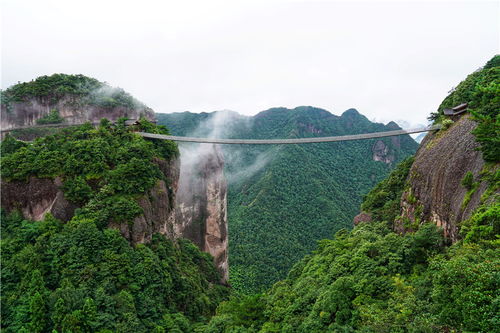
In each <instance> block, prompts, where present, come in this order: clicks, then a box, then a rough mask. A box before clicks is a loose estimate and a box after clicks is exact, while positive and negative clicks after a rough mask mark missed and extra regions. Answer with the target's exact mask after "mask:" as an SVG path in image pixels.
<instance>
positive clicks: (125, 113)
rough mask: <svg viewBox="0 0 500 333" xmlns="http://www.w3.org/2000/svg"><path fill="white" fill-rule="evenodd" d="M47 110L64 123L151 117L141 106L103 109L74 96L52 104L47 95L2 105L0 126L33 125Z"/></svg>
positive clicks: (147, 110)
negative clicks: (55, 112)
mask: <svg viewBox="0 0 500 333" xmlns="http://www.w3.org/2000/svg"><path fill="white" fill-rule="evenodd" d="M51 110H57V111H58V112H59V115H60V116H61V117H62V118H64V124H83V123H85V122H91V123H97V122H99V121H100V120H101V119H102V118H108V119H109V120H111V121H116V120H117V119H118V118H120V117H127V118H130V119H138V118H140V117H141V116H144V117H145V118H147V119H149V120H154V119H155V115H154V112H153V110H151V109H150V108H148V107H144V106H137V107H134V108H127V107H123V106H118V107H112V108H104V107H99V106H94V105H89V104H83V105H82V104H81V103H80V102H79V99H78V97H73V96H66V97H63V98H61V99H59V100H58V101H57V102H55V103H52V101H51V99H50V98H30V99H29V100H27V101H24V102H12V103H10V105H9V109H8V110H7V108H6V107H5V106H4V105H3V104H2V107H1V116H2V117H1V126H2V129H11V128H15V127H21V126H31V125H36V124H37V120H38V119H40V118H43V117H44V116H47V115H48V114H49V113H50V111H51Z"/></svg>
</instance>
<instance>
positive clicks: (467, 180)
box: [462, 171, 474, 190]
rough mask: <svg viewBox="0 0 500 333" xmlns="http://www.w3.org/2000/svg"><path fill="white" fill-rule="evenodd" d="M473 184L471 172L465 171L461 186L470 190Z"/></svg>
mask: <svg viewBox="0 0 500 333" xmlns="http://www.w3.org/2000/svg"><path fill="white" fill-rule="evenodd" d="M473 184H474V175H473V174H472V172H470V171H467V173H466V174H465V176H464V178H463V179H462V186H463V187H465V188H466V189H468V190H470V189H471V188H472V185H473Z"/></svg>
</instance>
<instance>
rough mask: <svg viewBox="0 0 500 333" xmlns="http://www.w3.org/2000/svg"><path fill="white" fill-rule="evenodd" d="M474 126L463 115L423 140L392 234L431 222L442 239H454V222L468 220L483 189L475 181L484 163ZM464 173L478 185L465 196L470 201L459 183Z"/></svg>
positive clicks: (456, 236) (455, 237) (480, 183)
mask: <svg viewBox="0 0 500 333" xmlns="http://www.w3.org/2000/svg"><path fill="white" fill-rule="evenodd" d="M475 127H476V123H475V122H474V121H472V120H471V119H470V117H469V116H468V115H465V116H463V117H462V118H460V119H459V120H458V121H457V122H456V123H455V124H453V125H452V126H451V128H449V129H447V130H444V131H439V132H437V133H435V134H429V135H427V136H426V137H425V139H424V140H423V141H422V144H421V146H420V149H419V150H418V151H417V154H416V156H415V162H414V163H413V165H412V167H411V169H410V173H409V178H408V187H407V189H405V191H404V192H403V195H402V197H401V218H400V219H398V220H396V222H395V226H394V227H395V230H396V231H399V232H404V231H408V230H413V229H415V228H416V227H418V225H419V224H420V223H423V222H424V221H431V222H433V223H435V224H437V225H438V226H440V227H442V228H443V229H444V232H445V236H446V237H448V238H450V239H451V240H452V241H456V240H457V239H458V230H459V225H458V223H459V222H460V221H463V220H465V219H467V218H468V217H470V215H471V213H472V212H473V210H474V209H475V208H476V207H477V206H478V205H479V202H480V198H481V195H482V194H483V193H484V191H485V190H486V187H487V184H486V183H485V182H480V181H479V174H480V172H481V170H482V169H483V167H484V160H483V158H482V154H481V152H480V151H478V150H477V148H478V147H479V144H478V143H477V141H476V138H475V137H474V135H473V134H472V133H471V131H472V130H473V129H474V128H475ZM467 172H471V173H472V174H473V177H474V181H477V182H479V183H478V184H477V186H476V187H475V190H474V191H471V192H470V193H469V197H470V199H465V197H466V194H467V192H468V191H470V190H469V189H467V188H465V187H464V186H463V185H462V184H461V183H462V179H463V178H464V177H465V175H466V173H467Z"/></svg>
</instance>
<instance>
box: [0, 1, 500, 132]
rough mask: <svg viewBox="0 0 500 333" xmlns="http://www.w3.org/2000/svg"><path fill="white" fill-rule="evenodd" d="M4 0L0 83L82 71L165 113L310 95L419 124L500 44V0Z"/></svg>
mask: <svg viewBox="0 0 500 333" xmlns="http://www.w3.org/2000/svg"><path fill="white" fill-rule="evenodd" d="M1 4H2V7H1V12H2V68H1V74H2V80H1V82H2V88H3V89H5V88H7V87H8V86H10V85H12V84H15V83H17V82H18V81H21V82H22V81H30V80H32V79H34V78H36V77H37V76H40V75H50V74H53V73H69V74H84V75H88V76H91V77H95V78H97V79H99V80H101V81H106V82H108V83H109V84H110V85H112V86H119V87H122V88H124V89H125V90H126V91H128V92H130V93H131V94H132V95H134V96H135V97H136V98H138V99H139V100H141V101H143V102H144V103H146V104H147V105H148V106H150V107H152V108H153V109H154V110H155V111H156V112H163V113H169V112H179V111H186V110H189V111H192V112H203V111H205V112H210V111H215V110H223V109H226V110H234V111H237V112H239V113H242V114H246V115H253V114H256V113H257V112H260V111H262V110H265V109H268V108H271V107H278V106H285V107H290V108H292V107H295V106H299V105H312V106H317V107H321V108H324V109H327V110H329V111H331V112H332V113H334V114H340V113H342V112H343V111H344V110H346V109H348V108H351V107H352V108H356V109H358V110H359V111H360V112H361V113H363V114H365V115H366V116H367V117H368V118H370V119H372V120H377V121H381V122H388V121H389V120H396V121H399V122H401V121H402V120H403V121H406V122H408V123H409V124H410V125H416V124H423V123H426V117H427V116H428V115H429V113H430V112H431V111H434V110H435V109H436V108H437V106H438V105H439V103H440V102H441V100H442V99H443V98H444V97H445V96H446V95H447V92H448V91H449V90H450V89H451V88H452V87H453V86H455V85H457V84H458V83H459V82H460V81H461V80H462V79H464V78H465V76H466V75H467V74H469V73H470V72H472V71H474V70H475V69H477V68H478V67H480V66H482V65H483V64H484V63H485V62H486V61H487V60H489V59H490V58H491V57H492V56H493V55H494V54H496V53H499V43H500V40H499V39H500V37H499V35H500V32H499V29H500V26H499V15H500V13H499V11H500V6H499V2H498V1H468V2H455V1H445V2H435V1H420V2H408V1H390V2H379V1H364V2H354V1H349V2H339V1H284V0H282V1H279V0H266V1H256V0H253V1H236V0H232V1H212V0H205V1H188V0H182V1H149V0H140V1H139V0H137V1H124V0H121V1H114V0H113V1H112V0H97V1H94V0H85V1H76V0H2V2H1Z"/></svg>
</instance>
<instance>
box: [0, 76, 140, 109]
mask: <svg viewBox="0 0 500 333" xmlns="http://www.w3.org/2000/svg"><path fill="white" fill-rule="evenodd" d="M64 97H71V99H70V100H69V101H68V103H75V105H85V104H90V105H96V106H100V107H104V108H113V107H118V106H121V107H126V108H137V107H141V108H145V106H144V105H143V104H142V103H141V102H139V101H138V100H136V99H135V98H133V97H132V96H131V95H130V94H128V93H127V92H125V91H124V90H123V89H121V88H112V87H110V86H109V85H108V84H107V83H103V82H99V81H98V80H96V79H93V78H90V77H87V76H84V75H68V74H53V75H50V76H40V77H38V78H37V79H35V80H33V81H31V82H23V83H19V84H16V85H13V86H12V87H9V88H7V89H6V90H5V91H2V94H1V100H2V107H5V108H6V111H7V112H9V111H10V109H11V105H12V103H19V102H23V101H26V100H28V99H30V98H37V99H40V100H43V101H44V102H48V103H49V104H51V105H54V104H56V103H57V102H58V101H60V100H61V99H62V98H64Z"/></svg>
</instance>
